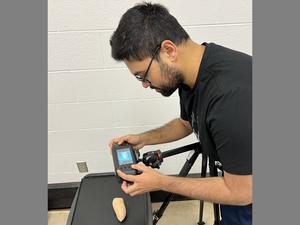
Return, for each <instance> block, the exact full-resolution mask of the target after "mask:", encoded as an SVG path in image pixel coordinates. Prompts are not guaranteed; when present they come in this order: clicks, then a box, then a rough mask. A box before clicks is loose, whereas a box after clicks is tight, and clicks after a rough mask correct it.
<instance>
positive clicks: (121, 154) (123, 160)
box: [117, 149, 133, 165]
mask: <svg viewBox="0 0 300 225" xmlns="http://www.w3.org/2000/svg"><path fill="white" fill-rule="evenodd" d="M117 155H118V160H119V164H120V165H125V164H130V163H133V160H132V157H131V153H130V150H129V149H120V150H118V151H117Z"/></svg>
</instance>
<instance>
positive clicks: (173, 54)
mask: <svg viewBox="0 0 300 225" xmlns="http://www.w3.org/2000/svg"><path fill="white" fill-rule="evenodd" d="M160 52H161V54H162V55H164V57H166V58H168V59H169V60H170V61H171V62H175V61H176V60H177V54H178V49H177V46H176V45H175V43H173V42H172V41H170V40H164V41H163V42H162V43H161V47H160Z"/></svg>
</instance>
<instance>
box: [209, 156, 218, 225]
mask: <svg viewBox="0 0 300 225" xmlns="http://www.w3.org/2000/svg"><path fill="white" fill-rule="evenodd" d="M209 173H210V176H211V177H217V176H218V169H217V167H215V165H214V161H210V162H209ZM213 208H214V217H215V222H214V225H219V224H220V206H219V204H217V203H214V204H213Z"/></svg>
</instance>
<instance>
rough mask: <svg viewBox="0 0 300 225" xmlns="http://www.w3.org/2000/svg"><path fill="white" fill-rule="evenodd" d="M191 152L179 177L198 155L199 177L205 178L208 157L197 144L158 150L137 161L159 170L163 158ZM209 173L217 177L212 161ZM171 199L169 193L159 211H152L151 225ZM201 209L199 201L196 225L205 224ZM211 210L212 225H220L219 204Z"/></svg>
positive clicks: (154, 224) (211, 161)
mask: <svg viewBox="0 0 300 225" xmlns="http://www.w3.org/2000/svg"><path fill="white" fill-rule="evenodd" d="M191 150H193V152H192V154H190V155H189V156H188V158H187V159H186V162H185V164H184V165H183V167H182V169H181V170H180V172H179V176H180V177H185V176H187V175H188V173H189V171H190V170H191V168H192V166H193V165H194V163H195V161H196V159H197V158H198V156H199V154H202V168H201V177H206V171H207V159H208V156H207V155H206V154H204V153H203V152H202V148H201V145H200V144H199V143H194V144H190V145H186V146H183V147H179V148H176V149H172V150H169V151H164V152H161V151H160V150H157V151H150V152H146V153H144V154H143V158H142V159H139V161H142V162H143V163H144V164H145V165H147V166H151V167H152V168H158V169H159V167H160V165H161V163H162V162H163V158H167V157H170V156H173V155H177V154H180V153H183V152H187V151H191ZM209 171H210V176H218V167H217V165H215V162H214V161H213V160H210V162H209ZM173 197H174V194H172V193H169V194H168V195H167V197H166V198H165V200H164V201H163V203H162V205H161V207H160V208H159V210H157V211H154V213H153V225H156V223H157V222H158V220H159V219H160V218H161V217H162V215H163V213H164V211H165V210H166V208H167V206H168V205H169V203H170V201H171V200H172V199H173ZM203 208H204V201H203V200H200V212H199V222H198V225H204V224H205V222H204V221H203ZM213 208H214V218H215V221H214V225H219V224H220V208H219V204H215V203H214V204H213Z"/></svg>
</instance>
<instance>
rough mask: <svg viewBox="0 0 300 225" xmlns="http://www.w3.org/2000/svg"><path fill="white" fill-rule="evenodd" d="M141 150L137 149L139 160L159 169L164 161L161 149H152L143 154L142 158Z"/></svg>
mask: <svg viewBox="0 0 300 225" xmlns="http://www.w3.org/2000/svg"><path fill="white" fill-rule="evenodd" d="M139 156H140V152H139V151H137V158H138V162H143V163H144V164H145V165H146V166H151V167H152V168H157V169H159V167H160V165H161V163H162V162H163V158H162V154H161V151H160V150H156V151H150V152H146V153H144V154H143V157H142V158H139Z"/></svg>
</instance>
